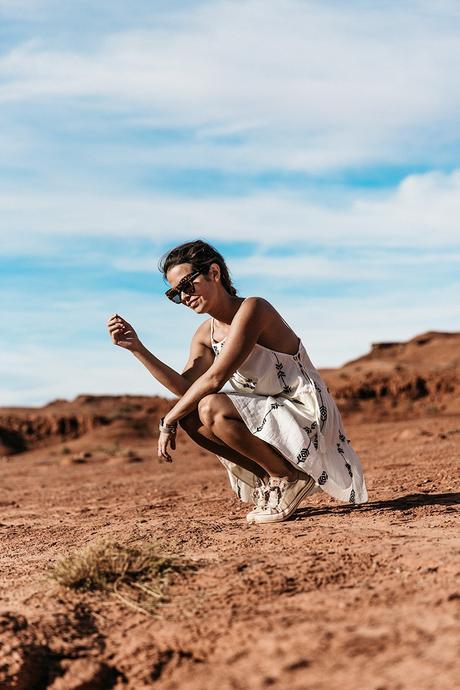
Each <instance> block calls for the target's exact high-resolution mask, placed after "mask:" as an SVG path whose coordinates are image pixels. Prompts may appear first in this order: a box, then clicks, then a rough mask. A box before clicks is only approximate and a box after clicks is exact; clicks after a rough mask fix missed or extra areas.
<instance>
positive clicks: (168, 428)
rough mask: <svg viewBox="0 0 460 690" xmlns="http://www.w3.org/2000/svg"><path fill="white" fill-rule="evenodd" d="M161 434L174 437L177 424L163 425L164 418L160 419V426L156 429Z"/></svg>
mask: <svg viewBox="0 0 460 690" xmlns="http://www.w3.org/2000/svg"><path fill="white" fill-rule="evenodd" d="M158 428H159V429H160V431H161V432H162V433H163V434H171V435H174V434H175V433H176V432H177V422H173V423H172V424H165V418H164V417H162V418H161V419H160V426H159V427H158Z"/></svg>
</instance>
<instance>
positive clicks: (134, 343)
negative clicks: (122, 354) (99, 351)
mask: <svg viewBox="0 0 460 690" xmlns="http://www.w3.org/2000/svg"><path fill="white" fill-rule="evenodd" d="M107 327H108V329H109V333H110V337H111V338H112V342H113V343H114V344H115V345H118V346H119V347H124V348H125V350H131V352H137V351H138V350H140V348H141V346H142V343H141V341H140V340H139V338H138V337H137V333H136V331H135V330H134V328H133V327H132V326H131V324H129V323H128V322H127V321H125V319H123V318H122V317H121V316H119V315H118V314H114V315H113V316H111V317H110V319H109V320H108V322H107Z"/></svg>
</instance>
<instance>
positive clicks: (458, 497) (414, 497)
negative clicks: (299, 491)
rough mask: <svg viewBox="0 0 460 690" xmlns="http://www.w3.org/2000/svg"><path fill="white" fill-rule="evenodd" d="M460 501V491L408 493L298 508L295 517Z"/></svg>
mask: <svg viewBox="0 0 460 690" xmlns="http://www.w3.org/2000/svg"><path fill="white" fill-rule="evenodd" d="M459 503H460V493H452V494H424V493H419V494H408V495H407V496H399V497H398V498H392V499H389V500H387V501H371V502H369V503H362V504H360V505H356V506H355V505H350V504H348V503H347V504H345V505H327V506H318V507H307V506H304V507H303V508H298V509H297V511H296V513H295V517H296V519H299V518H306V517H316V516H317V515H340V514H344V513H345V514H346V513H350V512H352V511H355V510H359V511H360V512H363V511H364V512H374V511H376V512H379V511H384V510H391V511H396V510H400V511H407V510H412V509H413V508H419V507H421V506H455V505H458V504H459ZM454 510H455V509H452V508H451V509H450V510H449V511H448V512H453V511H454Z"/></svg>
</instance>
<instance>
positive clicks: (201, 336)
mask: <svg viewBox="0 0 460 690" xmlns="http://www.w3.org/2000/svg"><path fill="white" fill-rule="evenodd" d="M211 326H212V318H211V317H210V318H209V319H205V321H203V322H202V323H200V325H199V326H198V328H197V329H196V331H195V333H194V335H193V338H192V340H194V341H195V342H199V343H201V344H203V345H206V347H210V342H211V334H212V330H211Z"/></svg>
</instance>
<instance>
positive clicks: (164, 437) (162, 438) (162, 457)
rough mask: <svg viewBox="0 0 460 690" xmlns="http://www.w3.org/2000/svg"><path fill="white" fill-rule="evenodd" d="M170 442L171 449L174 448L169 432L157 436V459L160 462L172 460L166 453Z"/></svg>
mask: <svg viewBox="0 0 460 690" xmlns="http://www.w3.org/2000/svg"><path fill="white" fill-rule="evenodd" d="M170 442H171V449H172V450H174V449H175V443H174V445H173V443H172V441H171V439H170V436H169V434H161V433H160V435H159V437H158V459H159V461H160V462H163V461H166V462H172V457H171V456H170V454H169V453H168V444H169V443H170Z"/></svg>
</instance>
